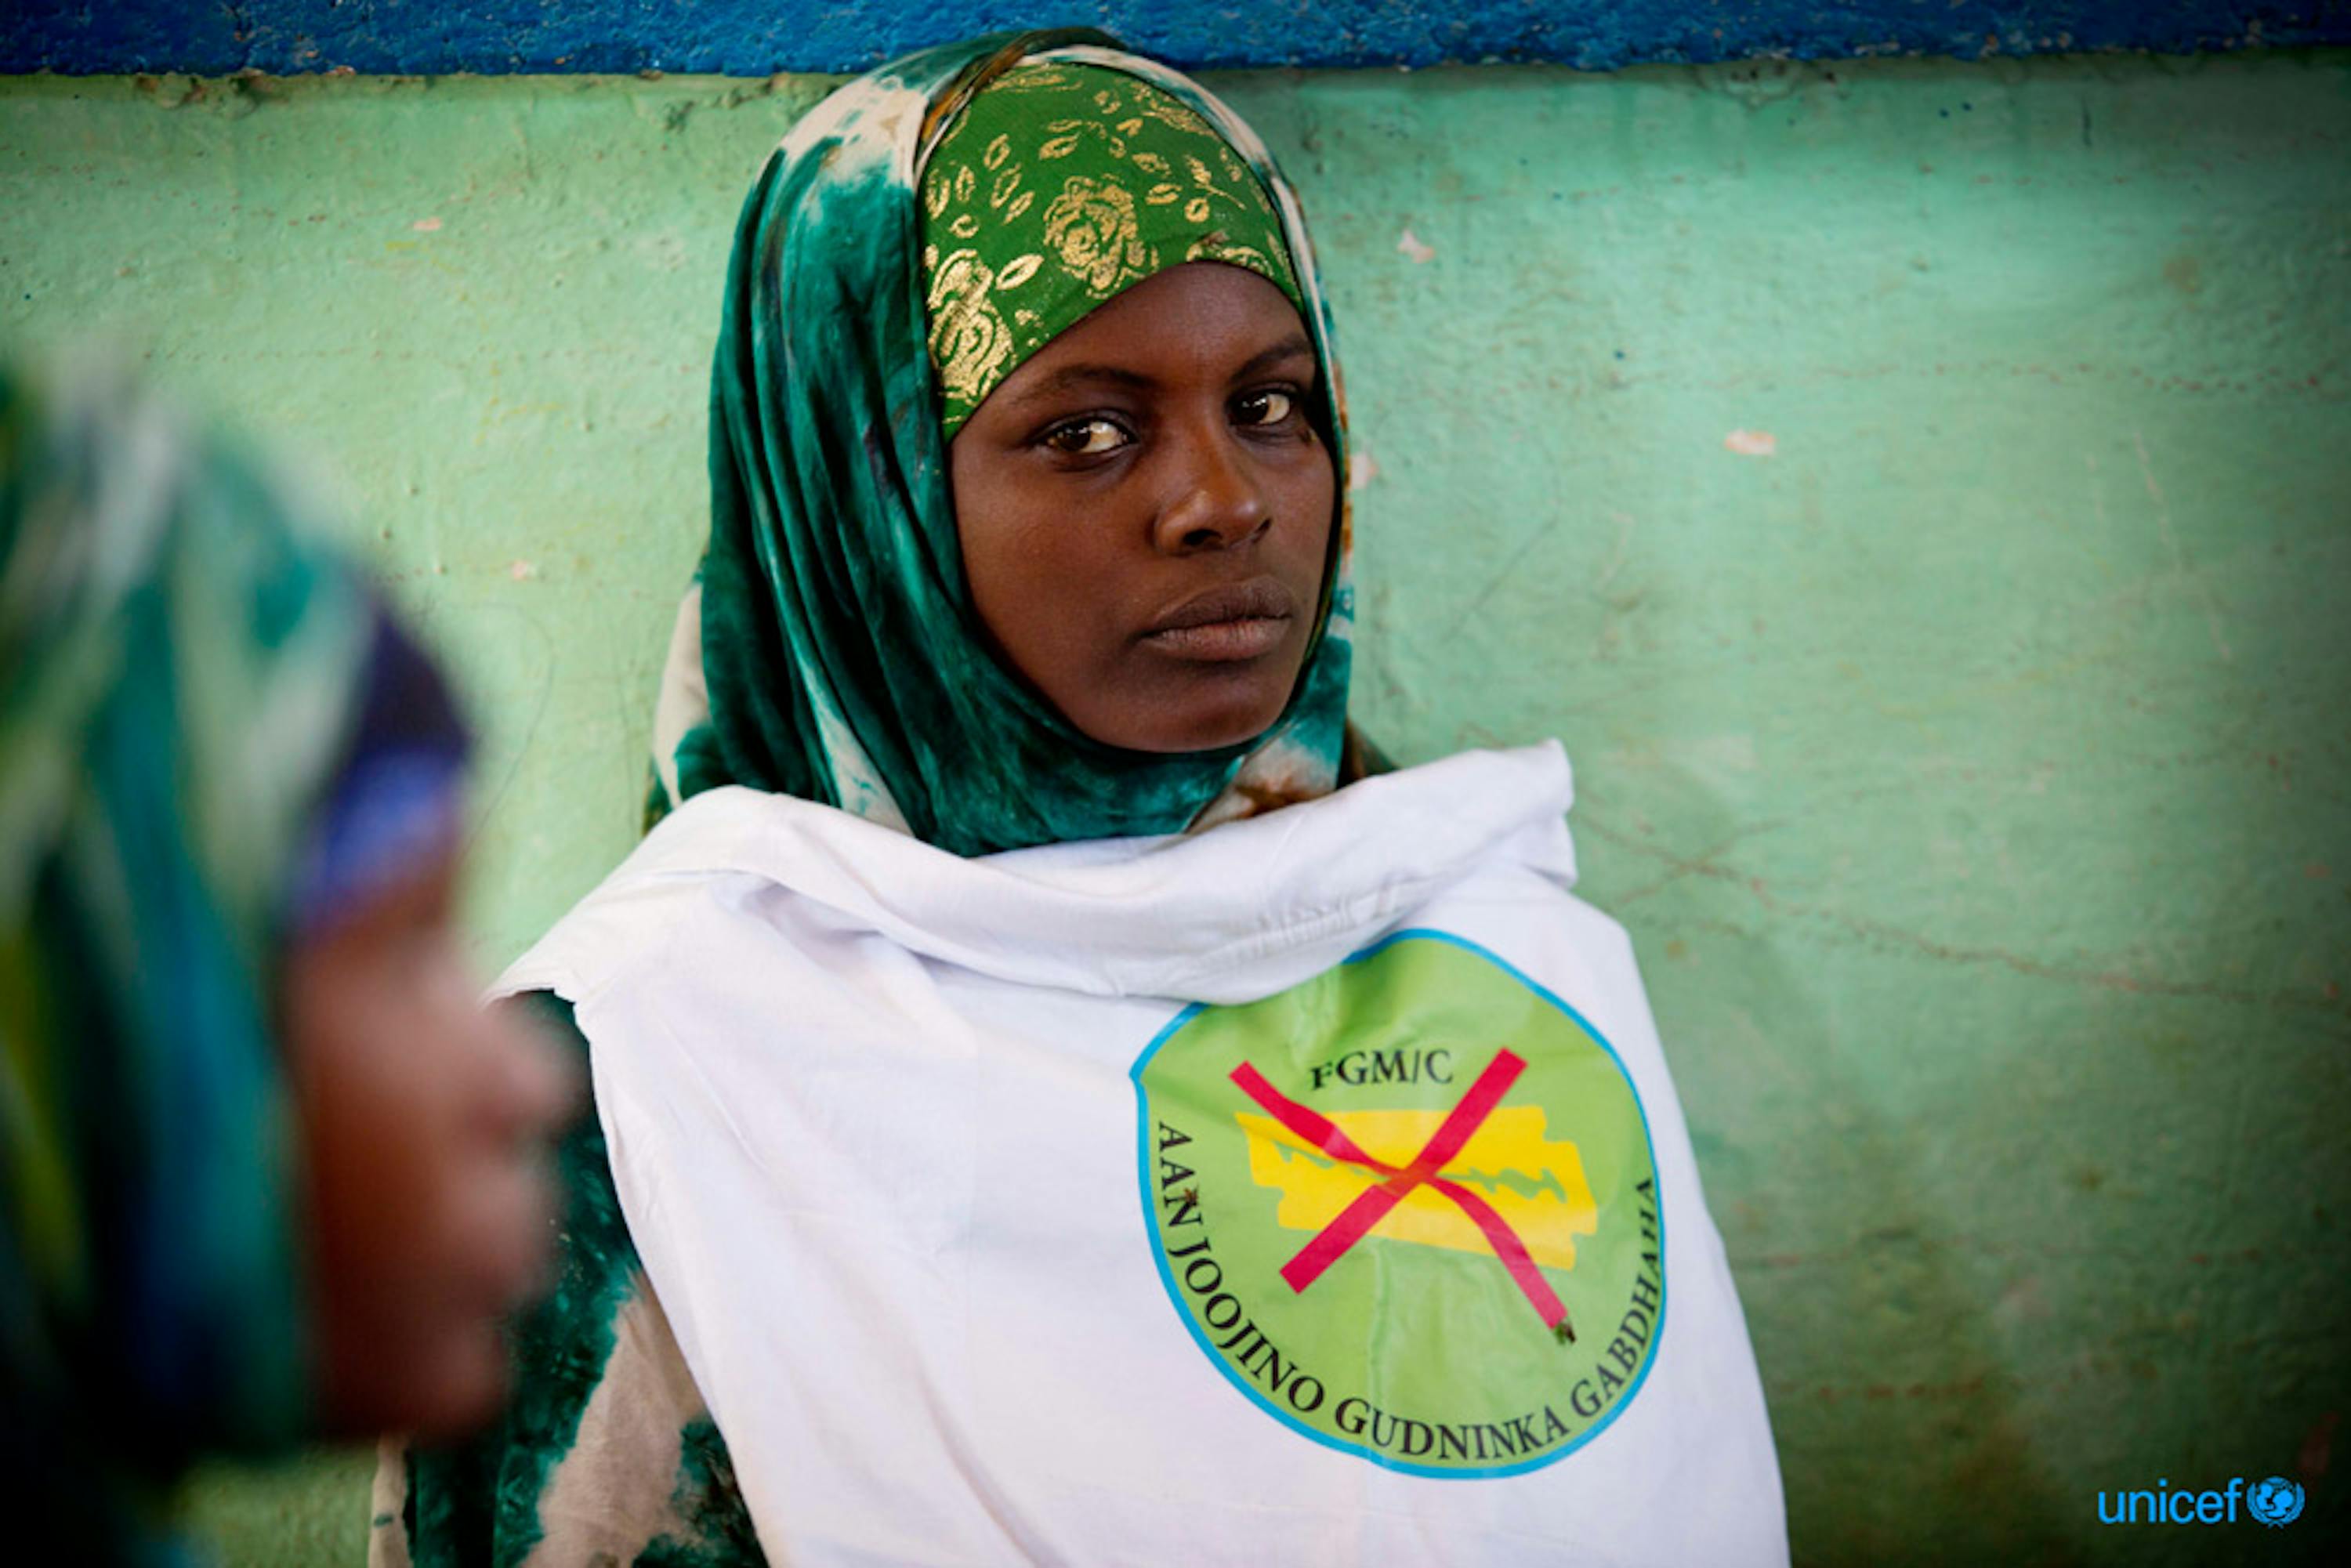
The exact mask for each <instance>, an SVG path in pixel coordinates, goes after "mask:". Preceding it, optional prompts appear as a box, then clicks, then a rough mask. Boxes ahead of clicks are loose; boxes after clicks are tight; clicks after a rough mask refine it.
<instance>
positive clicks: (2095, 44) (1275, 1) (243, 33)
mask: <svg viewBox="0 0 2351 1568" xmlns="http://www.w3.org/2000/svg"><path fill="white" fill-rule="evenodd" d="M1071 23H1079V24H1085V25H1089V26H1102V27H1107V28H1108V29H1109V30H1111V31H1112V32H1114V33H1116V34H1118V35H1119V36H1120V37H1123V38H1124V39H1126V40H1127V42H1128V43H1129V44H1131V45H1132V46H1134V47H1135V48H1137V49H1140V50H1143V51H1144V52H1145V53H1148V54H1153V55H1156V56H1159V57H1162V58H1164V59H1166V60H1168V61H1170V62H1172V63H1174V64H1175V65H1179V66H1186V67H1200V66H1276V65H1297V66H1395V65H1410V66H1427V65H1437V64H1441V63H1444V62H1447V61H1479V60H1488V59H1499V60H1549V61H1556V62H1560V63H1562V64H1566V65H1572V66H1578V67H1582V68H1585V69H1589V70H1613V69H1614V68H1618V67H1622V66H1629V65H1640V64H1645V63H1649V62H1654V61H1690V62H1708V61H1716V60H1733V59H1746V58H1752V57H1776V56H1788V57H1797V58H1805V59H1812V58H1841V57H1851V56H1860V55H1880V54H1896V55H1954V56H1958V57H1960V58H1963V59H1975V58H1979V57H1983V56H1985V55H1988V54H2002V55H2012V54H2039V53H2049V52H2053V51H2066V50H2087V49H2148V50H2154V51H2157V52H2160V53H2166V54H2192V53H2198V52H2201V51H2209V50H2223V49H2237V48H2244V47H2255V46H2260V45H2265V44H2266V45H2308V44H2351V0H2285V3H2281V4H2266V5H2264V4H2246V3H2242V0H2239V3H2229V0H1713V3H1711V4H1702V3H1697V0H1485V3H1480V0H1251V3H1249V4H1246V5H1234V4H1232V3H1231V0H1096V3H1094V4H1066V3H1065V4H1059V5H1056V4H1050V3H1048V4H1044V5H1033V4H1023V3H1020V0H668V3H664V0H561V3H559V4H558V3H555V0H249V3H247V4H242V5H221V4H203V3H197V4H190V3H188V0H117V3H114V4H99V5H93V4H90V3H89V0H12V3H11V4H9V5H6V6H5V14H0V72H23V71H35V70H55V71H66V72H73V73H81V74H89V73H96V72H116V71H123V72H129V71H166V70H178V71H191V72H201V73H208V74H209V73H220V72H227V71H235V70H242V69H246V68H251V69H256V70H262V71H268V72H273V73H285V72H298V71H323V70H329V69H333V68H339V67H348V68H350V69H353V70H357V71H365V72H370V73H387V74H409V73H438V72H448V71H484V72H514V71H637V70H665V71H717V72H723V73H726V74H728V75H734V76H765V75H768V73H770V72H773V71H779V70H794V71H849V70H862V69H863V68H866V67H867V66H870V65H872V64H874V63H876V62H877V61H880V60H883V59H887V58H889V57H892V56H893V55H897V54H900V53H903V52H904V51H905V50H907V49H911V48H914V47H919V46H922V45H925V44H933V43H938V42H941V41H943V40H946V39H949V38H955V37H964V36H967V35H968V34H973V33H982V32H991V31H995V30H998V29H1000V28H1005V27H1013V26H1051V25H1062V24H1071Z"/></svg>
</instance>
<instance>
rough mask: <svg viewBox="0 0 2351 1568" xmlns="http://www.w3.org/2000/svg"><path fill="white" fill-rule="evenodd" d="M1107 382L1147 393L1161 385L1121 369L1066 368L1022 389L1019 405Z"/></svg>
mask: <svg viewBox="0 0 2351 1568" xmlns="http://www.w3.org/2000/svg"><path fill="white" fill-rule="evenodd" d="M1105 382H1106V383H1108V384H1110V385H1112V386H1122V387H1132V388H1134V389H1136V390H1138V391H1144V392H1147V391H1149V390H1150V389H1151V388H1153V387H1155V386H1157V385H1158V384H1159V383H1158V382H1156V381H1155V380H1153V379H1152V378H1151V377H1149V376H1147V375H1144V373H1143V372H1142V371H1131V370H1128V369H1126V368H1125V367H1124V366H1122V365H1064V366H1062V367H1061V369H1060V370H1058V371H1054V372H1053V373H1052V374H1051V375H1049V376H1046V377H1043V378H1042V379H1040V381H1038V382H1037V383H1036V384H1035V385H1034V386H1029V387H1024V388H1022V389H1021V391H1020V394H1019V401H1020V402H1024V403H1029V402H1041V401H1043V400H1044V399H1046V398H1050V397H1052V396H1054V395H1056V394H1057V393H1061V392H1068V391H1069V390H1070V389H1071V388H1072V387H1078V386H1093V385H1100V384H1102V383H1105Z"/></svg>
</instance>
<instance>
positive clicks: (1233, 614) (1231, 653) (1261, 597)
mask: <svg viewBox="0 0 2351 1568" xmlns="http://www.w3.org/2000/svg"><path fill="white" fill-rule="evenodd" d="M1297 617H1298V601H1297V600H1296V599H1295V598H1293V597H1292V596H1291V594H1290V591H1289V590H1288V589H1286V588H1284V587H1282V585H1281V584H1280V583H1279V582H1276V581H1275V580H1273V579H1271V578H1270V577H1261V578H1258V579H1255V580H1251V581H1249V582H1240V583H1234V584H1232V585H1230V586H1229V587H1225V588H1212V589H1210V590H1208V591H1207V592H1205V593H1197V594H1195V595H1193V596H1192V597H1191V598H1189V599H1187V600H1186V601H1183V602H1182V603H1181V604H1178V605H1176V606H1175V608H1174V609H1173V610H1170V611H1168V612H1166V613H1165V614H1164V615H1162V616H1160V617H1159V618H1158V619H1157V620H1156V621H1154V622H1152V623H1151V624H1150V626H1148V627H1147V628H1145V629H1144V632H1143V639H1142V640H1143V641H1144V643H1147V644H1148V645H1150V646H1152V647H1154V648H1156V649H1158V650H1160V651H1161V652H1162V653H1172V654H1174V655H1175V657H1177V658H1179V659H1191V660H1196V661H1200V662H1203V663H1210V664H1230V663H1238V662H1240V661H1243V660H1248V659H1259V658H1263V657H1264V656H1265V655H1266V654H1268V653H1272V652H1273V651H1274V650H1275V649H1276V648H1278V647H1280V645H1281V643H1282V639H1284V638H1285V637H1287V636H1289V635H1290V622H1292V621H1294V620H1296V619H1297Z"/></svg>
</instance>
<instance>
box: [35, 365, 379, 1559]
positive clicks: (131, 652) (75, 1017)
mask: <svg viewBox="0 0 2351 1568" xmlns="http://www.w3.org/2000/svg"><path fill="white" fill-rule="evenodd" d="M286 517H287V501H286V499H285V498H284V495H283V493H282V492H281V491H280V490H278V489H277V488H276V487H274V486H272V485H271V484H270V483H268V482H267V481H266V480H265V479H264V478H263V477H262V476H260V475H259V474H258V473H257V472H256V469H255V468H254V467H252V466H250V465H248V464H247V463H246V462H245V461H244V460H243V459H242V458H241V457H239V456H238V455H236V454H235V453H234V452H231V451H228V450H226V449H225V448H223V447H221V446H219V445H217V444H213V443H211V442H209V441H207V440H205V439H204V438H202V437H200V436H198V435H197V434H194V433H193V432H191V431H190V430H188V429H186V428H185V427H183V425H182V423H180V421H179V420H178V419H177V418H176V417H175V416H174V415H173V414H172V413H170V412H169V411H168V410H165V409H162V408H161V407H159V406H157V405H156V404H155V403H154V402H152V401H151V400H149V399H148V398H147V397H146V396H144V395H143V394H141V392H139V391H138V390H137V389H136V388H134V387H132V386H131V385H129V384H128V383H127V382H124V381H123V380H121V379H120V377H118V376H115V375H113V374H111V373H108V372H102V371H81V372H77V373H74V374H72V375H68V376H65V377H61V378H60V379H58V380H57V382H55V383H54V384H52V383H50V382H35V381H34V380H32V379H30V378H28V377H25V376H23V375H20V374H12V373H10V372H8V371H5V369H0V1407H5V1410H6V1412H7V1415H6V1416H5V1421H0V1428H5V1437H0V1467H5V1472H6V1474H7V1476H8V1479H9V1481H10V1483H11V1486H12V1488H15V1489H21V1490H12V1491H11V1494H10V1495H11V1496H13V1497H17V1498H19V1499H20V1500H30V1501H31V1502H32V1503H33V1504H34V1506H35V1510H36V1511H35V1514H34V1517H33V1519H32V1520H31V1521H26V1520H24V1519H18V1520H16V1521H14V1522H13V1524H12V1531H13V1532H15V1533H17V1534H19V1535H20V1536H22V1535H25V1534H26V1533H28V1532H29V1534H30V1536H31V1537H32V1538H35V1539H39V1538H41V1536H42V1531H43V1528H44V1527H47V1528H55V1529H65V1530H68V1531H70V1532H71V1535H72V1539H70V1540H68V1541H60V1542H56V1543H55V1544H56V1546H57V1548H58V1549H59V1550H60V1551H62V1552H63V1554H64V1555H65V1556H67V1557H70V1558H71V1559H73V1560H74V1561H77V1562H83V1561H88V1562H103V1561H113V1560H117V1559H121V1558H131V1557H136V1556H140V1555H142V1554H148V1553H152V1552H167V1551H168V1549H167V1548H165V1547H163V1546H162V1543H161V1541H160V1538H159V1537H152V1536H144V1537H142V1535H141V1525H140V1524H139V1523H138V1522H137V1521H138V1517H139V1515H140V1514H141V1512H142V1511H152V1507H153V1505H154V1503H155V1502H156V1500H157V1499H158V1497H159V1496H160V1493H161V1490H162V1487H163V1486H164V1485H165V1484H166V1483H167V1482H168V1481H169V1479H171V1478H172V1474H173V1473H174V1472H175V1471H176V1470H177V1469H178V1468H180V1467H181V1466H182V1465H183V1464H184V1463H185V1462H186V1461H187V1459H188V1458H190V1457H192V1456H193V1454H194V1453H195V1452H196V1451H197V1450H199V1449H228V1450H241V1451H246V1452H256V1451H261V1450H266V1449H269V1448H276V1447H278V1446H281V1445H284V1444H286V1443H288V1442H290V1441H292V1440H293V1439H295V1438H296V1437H298V1436H299V1435H300V1434H301V1432H302V1430H303V1427H304V1426H305V1423H306V1421H307V1420H308V1416H309V1415H310V1409H309V1404H310V1398H311V1385H310V1375H309V1364H308V1355H309V1346H310V1341H309V1338H308V1333H306V1326H307V1320H306V1312H307V1310H308V1294H307V1289H306V1286H305V1284H304V1282H303V1277H302V1273H301V1270H300V1267H299V1262H300V1259H299V1249H298V1231H297V1225H298V1213H297V1201H296V1191H295V1187H294V1184H293V1171H294V1166H295V1162H296V1157H297V1150H296V1147H295V1143H294V1128H293V1125H292V1123H291V1119H290V1112H289V1107H288V1105H287V1100H286V1095H285V1092H284V1089H283V1077H282V1074H281V1071H280V1064H279V1060H278V1055H277V1043H276V1040H275V1038H274V1034H273V1030H272V1028H271V1021H270V1009H271V1002H272V998H271V984H270V982H271V973H270V969H271V962H272V956H273V953H274V951H275V948H276V946H277V937H278V936H279V934H280V932H281V930H282V927H283V925H284V923H285V921H286V920H287V918H288V911H289V908H290V904H291V901H292V898H293V896H294V892H295V886H296V883H298V880H299V878H298V875H297V869H298V866H299V865H300V864H301V863H302V862H303V860H304V858H305V856H306V852H307V849H306V846H307V845H308V835H309V831H310V827H311V825H312V823H313V821H314V818H315V816H316V814H317V810H318V806H319V796H320V794H321V791H322V790H323V789H325V788H326V787H327V786H328V784H329V781H330V780H331V779H334V778H336V777H337V776H338V774H337V771H336V768H337V762H338V758H340V757H341V756H342V755H343V754H344V753H345V751H346V749H347V746H348V741H349V730H350V722H349V721H350V713H351V708H352V699H353V695H354V690H355V684H356V683H357V681H358V680H359V677H360V671H361V669H362V667H363V663H364V660H365V658H366V655H367V652H368V632H369V625H370V621H369V617H368V614H367V609H366V603H365V601H364V598H363V597H362V595H361V593H360V590H359V589H358V587H357V586H356V584H354V583H353V582H352V581H351V580H350V579H348V578H347V577H346V576H345V575H344V574H343V573H342V572H341V571H340V570H338V569H336V568H335V567H333V566H332V565H330V564H329V563H326V562H324V561H322V560H320V559H318V558H317V557H315V556H313V555H312V554H311V553H309V551H308V549H306V548H305V547H303V546H302V545H300V544H299V543H298V542H297V540H296V538H295V536H294V535H293V534H292V533H291V532H290V531H289V530H288V528H287V527H286Z"/></svg>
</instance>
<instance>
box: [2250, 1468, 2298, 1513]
mask: <svg viewBox="0 0 2351 1568" xmlns="http://www.w3.org/2000/svg"><path fill="white" fill-rule="evenodd" d="M2245 1511H2246V1512H2247V1513H2250V1514H2252V1516H2253V1517H2254V1518H2255V1519H2258V1520H2260V1521H2262V1523H2263V1524H2267V1525H2280V1524H2292V1523H2293V1522H2294V1521H2295V1520H2297V1519H2299V1518H2301V1517H2302V1487H2301V1484H2300V1483H2299V1482H2296V1481H2290V1480H2288V1479H2285V1478H2284V1477H2283V1476H2272V1477H2271V1478H2270V1479H2267V1480H2265V1481H2255V1482H2254V1483H2253V1484H2252V1489H2251V1490H2248V1491H2247V1492H2246V1493H2245Z"/></svg>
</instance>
